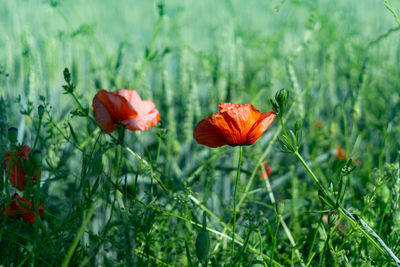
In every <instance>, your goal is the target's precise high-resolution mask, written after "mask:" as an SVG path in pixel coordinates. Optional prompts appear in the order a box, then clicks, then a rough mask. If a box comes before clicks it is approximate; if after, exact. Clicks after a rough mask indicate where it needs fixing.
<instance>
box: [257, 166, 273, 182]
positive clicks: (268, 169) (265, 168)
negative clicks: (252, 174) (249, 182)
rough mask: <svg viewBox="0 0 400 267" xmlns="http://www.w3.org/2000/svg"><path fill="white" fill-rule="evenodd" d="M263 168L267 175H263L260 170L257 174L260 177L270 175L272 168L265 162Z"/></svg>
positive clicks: (263, 177)
mask: <svg viewBox="0 0 400 267" xmlns="http://www.w3.org/2000/svg"><path fill="white" fill-rule="evenodd" d="M264 170H265V173H266V174H267V177H265V175H264V172H263V171H262V172H260V173H259V174H258V175H259V176H260V178H261V179H265V178H269V177H270V176H271V172H272V169H271V167H270V166H269V165H268V163H266V162H264Z"/></svg>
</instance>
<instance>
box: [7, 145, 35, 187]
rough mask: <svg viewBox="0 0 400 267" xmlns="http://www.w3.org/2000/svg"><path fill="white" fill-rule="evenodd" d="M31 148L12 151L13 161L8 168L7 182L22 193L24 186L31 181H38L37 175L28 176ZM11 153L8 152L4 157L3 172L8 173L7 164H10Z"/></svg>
mask: <svg viewBox="0 0 400 267" xmlns="http://www.w3.org/2000/svg"><path fill="white" fill-rule="evenodd" d="M30 151H31V148H30V147H29V146H26V145H24V146H21V147H19V148H17V149H16V150H14V153H13V159H12V163H11V166H10V176H9V180H10V182H11V184H12V185H13V186H15V187H17V188H18V189H19V190H21V191H24V190H25V186H26V185H27V184H29V183H30V182H32V181H36V180H37V179H38V177H39V176H38V174H37V173H35V174H33V175H29V174H28V173H29V171H28V169H29V166H28V165H29V163H28V160H29V152H30ZM10 157H11V152H10V151H8V152H6V154H5V155H4V170H5V171H6V173H7V171H8V164H9V162H10Z"/></svg>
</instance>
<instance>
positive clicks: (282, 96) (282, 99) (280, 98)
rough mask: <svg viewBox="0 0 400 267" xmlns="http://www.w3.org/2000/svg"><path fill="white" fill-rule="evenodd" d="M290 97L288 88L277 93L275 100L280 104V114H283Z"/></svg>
mask: <svg viewBox="0 0 400 267" xmlns="http://www.w3.org/2000/svg"><path fill="white" fill-rule="evenodd" d="M288 98H289V91H288V90H286V89H281V90H279V91H278V92H277V93H276V95H275V100H276V102H277V103H278V105H279V112H280V115H283V113H284V112H285V109H286V105H287V101H288Z"/></svg>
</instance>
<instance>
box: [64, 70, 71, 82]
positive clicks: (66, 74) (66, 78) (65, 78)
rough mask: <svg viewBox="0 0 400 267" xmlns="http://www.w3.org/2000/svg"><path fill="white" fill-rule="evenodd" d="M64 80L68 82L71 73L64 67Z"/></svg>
mask: <svg viewBox="0 0 400 267" xmlns="http://www.w3.org/2000/svg"><path fill="white" fill-rule="evenodd" d="M64 80H65V81H66V82H67V83H70V82H71V73H70V72H69V69H68V68H65V69H64Z"/></svg>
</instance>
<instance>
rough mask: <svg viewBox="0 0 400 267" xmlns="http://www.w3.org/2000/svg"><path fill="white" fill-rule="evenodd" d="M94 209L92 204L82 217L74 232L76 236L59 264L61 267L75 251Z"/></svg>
mask: <svg viewBox="0 0 400 267" xmlns="http://www.w3.org/2000/svg"><path fill="white" fill-rule="evenodd" d="M95 210H96V204H92V206H91V207H90V209H89V212H88V214H87V215H86V217H85V218H84V220H83V222H82V225H81V227H80V228H79V230H78V233H77V234H76V236H75V238H74V241H73V242H72V244H71V246H70V247H69V249H68V252H67V255H66V256H65V258H64V260H63V262H62V265H61V266H62V267H67V266H68V264H69V262H70V260H71V258H72V255H73V254H74V251H75V249H76V247H77V246H78V243H79V241H80V239H81V237H82V235H83V233H84V232H85V229H86V227H87V225H88V224H89V222H90V219H91V218H92V216H93V213H94V211H95Z"/></svg>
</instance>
